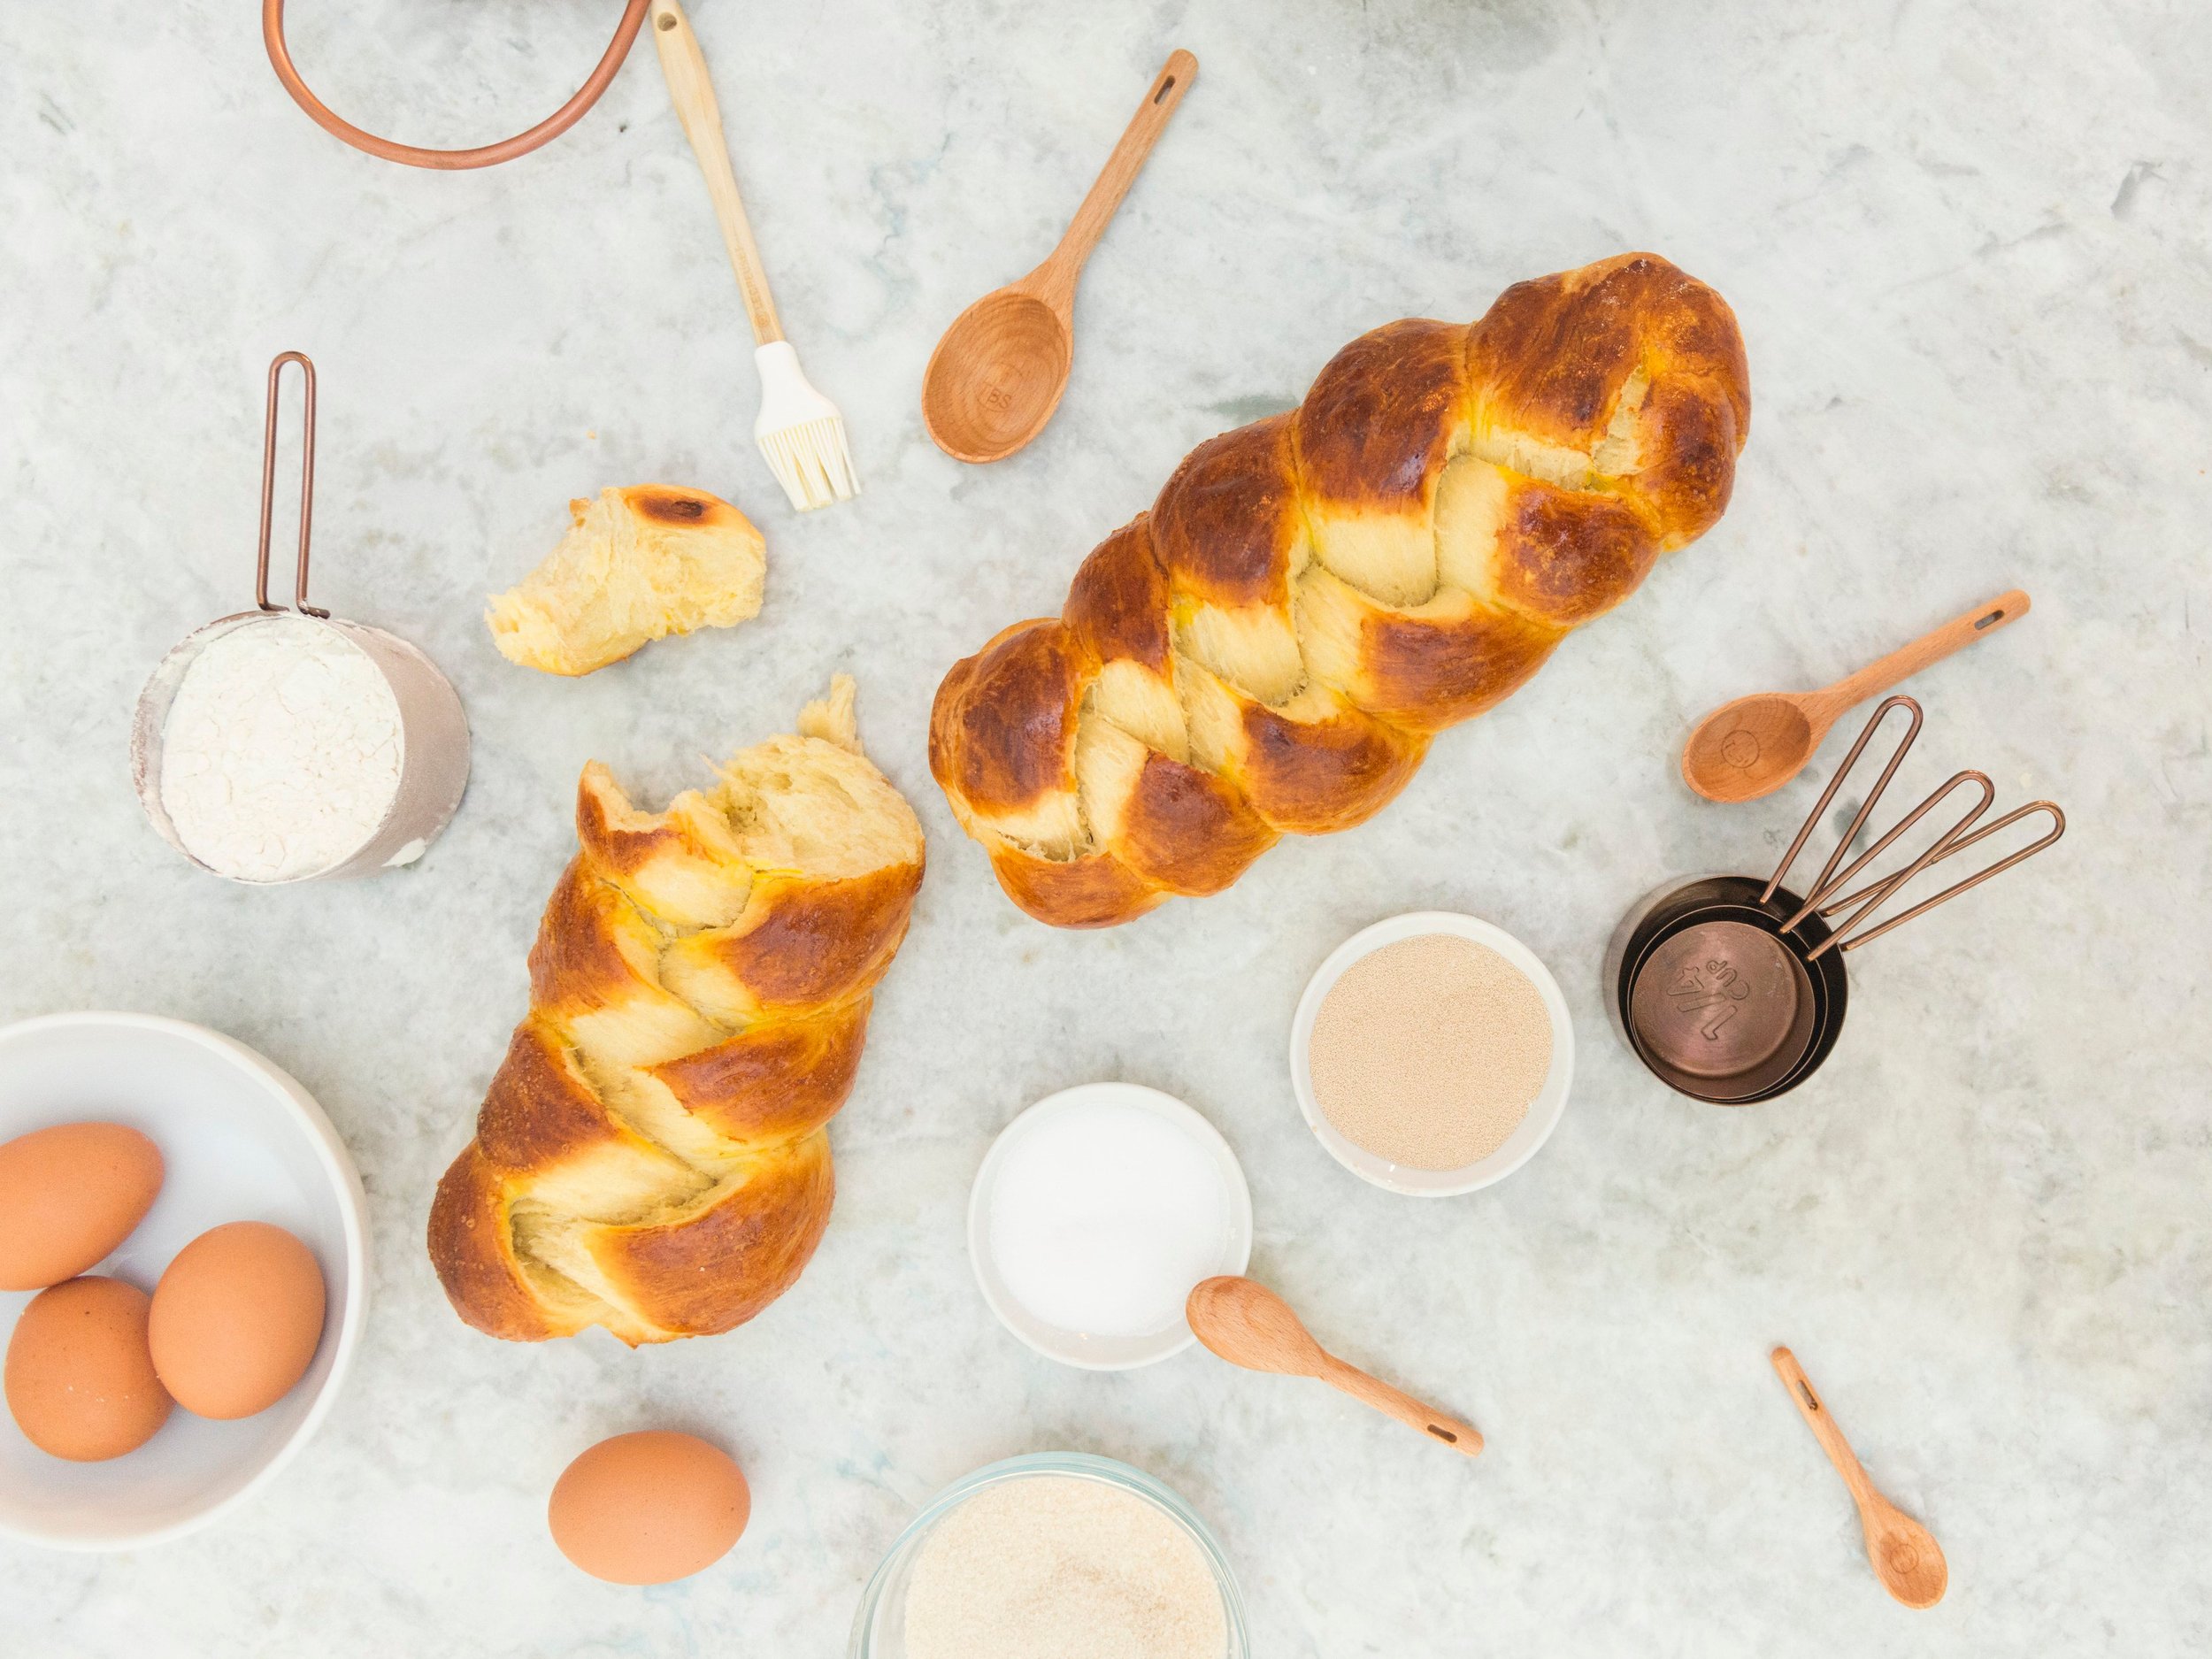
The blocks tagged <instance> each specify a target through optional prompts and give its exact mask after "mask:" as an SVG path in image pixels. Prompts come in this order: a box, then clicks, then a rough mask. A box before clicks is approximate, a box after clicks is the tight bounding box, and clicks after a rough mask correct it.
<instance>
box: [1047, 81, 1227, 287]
mask: <svg viewBox="0 0 2212 1659" xmlns="http://www.w3.org/2000/svg"><path fill="white" fill-rule="evenodd" d="M1197 78H1198V59H1196V58H1194V57H1192V56H1191V55H1190V54H1189V53H1188V52H1187V51H1183V50H1176V51H1174V52H1171V53H1170V54H1169V56H1168V60H1167V62H1166V64H1165V65H1163V66H1162V68H1161V70H1160V73H1158V74H1157V75H1156V76H1155V77H1153V81H1152V84H1151V85H1150V86H1149V87H1148V88H1145V94H1144V102H1143V103H1142V104H1139V105H1138V106H1137V112H1136V114H1134V115H1133V116H1132V117H1131V118H1130V119H1129V125H1128V127H1126V128H1125V129H1124V130H1123V132H1122V134H1121V142H1119V143H1118V144H1116V145H1115V146H1114V153H1113V154H1112V155H1110V156H1109V157H1106V165H1105V166H1104V168H1103V169H1102V170H1101V171H1100V173H1099V175H1098V179H1097V181H1096V182H1095V183H1094V184H1093V185H1092V186H1091V190H1090V194H1089V195H1088V196H1085V197H1084V198H1083V205H1082V206H1080V207H1079V208H1077V209H1076V210H1075V218H1074V219H1072V220H1071V221H1070V222H1069V225H1068V234H1066V235H1064V236H1063V237H1061V238H1060V245H1059V246H1058V247H1057V248H1055V249H1054V250H1052V252H1051V254H1050V256H1049V257H1047V259H1046V260H1045V262H1044V264H1042V265H1039V266H1038V267H1037V269H1036V270H1035V272H1034V273H1032V275H1031V278H1030V280H1031V281H1033V282H1034V283H1035V284H1036V285H1037V287H1038V288H1039V290H1040V291H1041V296H1042V297H1043V298H1044V299H1045V300H1046V303H1048V304H1050V305H1051V306H1052V307H1053V308H1054V309H1055V310H1056V311H1067V310H1068V309H1069V308H1070V307H1071V305H1073V303H1075V281H1076V279H1077V278H1078V277H1079V276H1081V275H1082V274H1083V262H1084V261H1085V260H1086V259H1088V258H1089V257H1091V250H1092V249H1093V248H1095V247H1096V246H1097V245H1098V239H1099V238H1100V237H1101V236H1102V235H1104V234H1105V233H1106V227H1107V226H1108V225H1109V224H1110V223H1111V222H1112V220H1113V217H1114V212H1115V210H1116V209H1118V208H1119V207H1120V206H1121V199H1122V197H1124V196H1127V195H1128V194H1129V187H1130V186H1131V185H1133V184H1134V183H1135V182H1136V181H1137V173H1138V172H1139V170H1140V169H1141V168H1142V167H1143V165H1144V158H1145V157H1147V156H1149V155H1150V154H1151V153H1152V146H1153V145H1155V144H1156V143H1158V142H1160V134H1162V133H1164V132H1165V131H1166V130H1167V121H1168V117H1170V116H1171V115H1172V114H1174V113H1175V106H1176V105H1177V104H1180V103H1181V102H1182V101H1183V95H1184V94H1185V93H1186V92H1188V91H1189V90H1190V83H1191V82H1192V81H1195V80H1196V79H1197Z"/></svg>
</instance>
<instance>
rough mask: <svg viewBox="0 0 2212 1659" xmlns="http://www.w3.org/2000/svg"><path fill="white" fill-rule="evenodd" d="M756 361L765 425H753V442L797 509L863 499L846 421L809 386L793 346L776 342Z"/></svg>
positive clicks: (755, 356)
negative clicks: (854, 468) (849, 443)
mask: <svg viewBox="0 0 2212 1659" xmlns="http://www.w3.org/2000/svg"><path fill="white" fill-rule="evenodd" d="M753 360H754V361H755V362H756V363H757V364H759V365H760V419H757V420H756V421H755V422H753V436H754V437H755V438H756V439H757V440H758V442H759V443H760V452H761V454H762V455H764V456H765V457H767V458H768V470H769V471H770V472H773V473H774V474H775V475H776V482H778V483H779V484H780V485H782V486H783V493H784V494H785V495H788V496H789V497H790V498H791V504H792V506H793V507H794V508H795V509H796V510H797V511H800V512H811V511H814V509H816V508H817V507H826V506H828V505H829V504H830V503H832V502H833V501H850V500H851V499H852V498H853V497H854V496H855V495H858V494H860V480H859V477H858V476H857V475H856V473H855V472H853V456H852V451H851V449H848V448H847V447H846V444H845V418H844V416H842V415H841V414H839V413H838V412H837V405H836V404H835V403H831V402H830V400H829V399H828V398H826V397H825V396H822V395H821V393H819V392H818V391H816V390H815V389H814V388H813V387H812V386H811V385H810V384H809V383H808V381H807V378H806V375H805V373H803V371H802V370H801V369H800V367H799V354H798V353H797V352H796V351H794V350H793V349H791V342H789V341H788V340H772V341H770V342H768V343H767V344H766V345H764V346H762V347H760V348H758V349H757V350H755V351H754V353H753Z"/></svg>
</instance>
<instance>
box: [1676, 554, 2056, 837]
mask: <svg viewBox="0 0 2212 1659" xmlns="http://www.w3.org/2000/svg"><path fill="white" fill-rule="evenodd" d="M2027 613H2028V596H2027V595H2025V594H2024V593H2022V592H2021V591H2020V590H2019V589H2018V588H2014V589H2013V590H2012V591H2011V592H2010V593H2006V594H1999V595H1997V596H1996V597H1995V598H1994V599H1993V600H1991V601H1990V602H1989V603H1987V604H1985V605H1977V606H1975V607H1974V609H1973V610H1971V611H1968V612H1967V613H1966V614H1965V615H1964V616H1962V617H1956V618H1953V619H1952V620H1951V621H1948V622H1947V623H1945V624H1944V625H1943V626H1941V627H1939V628H1938V629H1937V630H1936V631H1935V632H1934V633H1932V634H1924V635H1923V636H1922V637H1921V638H1919V639H1916V640H1915V641H1913V642H1912V643H1911V644H1910V645H1906V646H1901V647H1900V648H1899V649H1896V650H1893V651H1892V652H1891V653H1890V654H1889V655H1888V656H1887V657H1883V658H1882V659H1881V660H1880V661H1879V662H1877V663H1870V664H1868V665H1867V666H1866V667H1864V668H1862V669H1861V670H1859V672H1857V673H1855V674H1853V675H1852V676H1851V677H1850V678H1849V679H1847V680H1838V681H1836V683H1835V684H1834V685H1832V686H1829V687H1825V688H1824V689H1823V690H1820V691H1763V692H1759V693H1757V694H1756V695H1753V696H1748V697H1739V698H1737V699H1736V700H1735V701H1734V702H1733V703H1722V704H1721V705H1720V707H1719V708H1717V709H1716V710H1713V711H1712V712H1711V713H1710V714H1709V715H1707V716H1706V717H1705V718H1703V719H1702V720H1700V721H1699V722H1698V723H1697V729H1696V730H1695V731H1694V732H1692V733H1690V741H1688V742H1687V743H1686V744H1684V745H1683V746H1682V778H1683V781H1684V782H1686V783H1687V784H1688V785H1689V786H1690V787H1691V788H1693V789H1694V790H1696V791H1697V792H1698V794H1700V795H1703V796H1704V797H1705V798H1706V799H1707V800H1708V801H1755V800H1757V799H1758V798H1759V797H1760V796H1761V795H1772V794H1773V793H1774V792H1775V791H1776V790H1777V789H1779V788H1780V787H1782V786H1783V785H1784V784H1786V783H1787V782H1788V781H1789V780H1791V779H1793V778H1794V777H1796V776H1797V774H1798V773H1799V772H1801V771H1803V770H1804V767H1805V763H1806V762H1807V761H1809V760H1810V759H1811V758H1812V757H1813V751H1814V750H1815V749H1818V748H1819V747H1820V740H1821V739H1822V738H1824V737H1825V736H1827V735H1828V728H1829V727H1830V726H1833V725H1834V724H1835V723H1836V721H1837V718H1839V716H1841V715H1844V714H1846V713H1847V712H1849V711H1850V710H1852V709H1855V708H1856V707H1857V706H1858V705H1859V704H1860V703H1864V702H1865V701H1866V700H1867V699H1868V698H1869V697H1872V696H1876V695H1879V694H1880V693H1882V692H1885V691H1887V690H1888V689H1889V688H1890V687H1892V686H1894V685H1896V684H1897V683H1898V682H1899V681H1900V680H1906V679H1909V678H1910V677H1911V676H1912V675H1914V674H1916V673H1918V672H1920V671H1921V670H1922V669H1924V668H1925V667H1927V666H1928V665H1929V664H1931V663H1939V662H1941V661H1942V660H1943V659H1944V658H1945V657H1948V656H1950V655H1951V653H1952V652H1954V651H1956V650H1960V649H1963V648H1965V647H1966V646H1969V645H1971V644H1972V643H1973V642H1974V641H1976V640H1978V639H1982V638H1984V637H1985V636H1986V635H1988V634H1994V633H1995V632H1996V631H1997V630H1998V629H1999V628H2001V627H2003V626H2005V624H2006V623H2008V622H2011V621H2013V620H2015V619H2016V618H2020V617H2024V616H2025V615H2027Z"/></svg>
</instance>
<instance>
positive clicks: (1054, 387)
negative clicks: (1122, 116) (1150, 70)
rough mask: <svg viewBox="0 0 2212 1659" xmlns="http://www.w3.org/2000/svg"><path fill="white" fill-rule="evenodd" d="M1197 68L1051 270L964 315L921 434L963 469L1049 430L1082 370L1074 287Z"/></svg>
mask: <svg viewBox="0 0 2212 1659" xmlns="http://www.w3.org/2000/svg"><path fill="white" fill-rule="evenodd" d="M1197 75H1198V59H1196V58H1194V57H1192V56H1191V55H1190V54H1189V53H1188V52H1186V51H1178V52H1175V53H1173V54H1172V55H1171V56H1170V57H1169V58H1168V60H1167V64H1166V66H1165V67H1164V68H1163V69H1162V70H1161V71H1160V73H1159V74H1158V75H1157V76H1156V78H1155V79H1154V81H1153V82H1152V85H1151V87H1150V88H1148V89H1147V91H1146V93H1145V95H1144V102H1143V103H1142V104H1140V105H1138V107H1137V112H1136V114H1135V116H1134V117H1133V118H1132V119H1131V120H1130V122H1129V126H1128V128H1127V129H1126V130H1125V132H1124V133H1123V134H1122V135H1121V142H1119V143H1118V144H1116V145H1115V146H1114V153H1113V154H1112V155H1110V156H1109V157H1107V158H1106V166H1105V169H1104V171H1102V173H1100V174H1099V175H1098V181H1097V182H1096V183H1095V184H1094V185H1092V186H1091V190H1090V194H1089V195H1088V196H1085V197H1084V198H1083V205H1082V206H1081V207H1079V208H1078V209H1076V211H1075V219H1074V220H1073V222H1072V223H1071V224H1070V225H1069V226H1068V233H1067V234H1066V235H1064V236H1063V237H1061V238H1060V245H1059V246H1058V247H1057V248H1055V249H1054V250H1052V252H1051V253H1050V254H1049V255H1048V256H1047V257H1046V259H1045V262H1044V263H1043V264H1042V265H1039V266H1038V267H1037V268H1036V269H1035V270H1034V271H1032V272H1031V273H1029V274H1028V275H1027V276H1025V277H1023V278H1022V279H1021V280H1019V281H1017V282H1010V283H1008V284H1007V285H1006V286H1005V287H1004V288H995V289H993V290H992V291H991V292H990V293H988V294H986V295H985V296H983V297H982V298H981V299H979V300H978V301H976V303H974V304H972V305H971V306H969V307H968V309H967V310H966V311H962V312H961V313H960V315H959V316H957V317H956V318H954V319H953V320H952V326H951V327H949V328H948V329H946V330H945V334H944V338H943V339H941V340H940V341H939V342H937V349H936V350H934V351H933V352H931V353H930V354H929V367H928V368H927V369H926V370H925V371H924V372H923V374H922V424H923V425H924V426H927V427H928V428H929V435H930V436H931V437H932V438H933V439H934V440H936V443H937V447H938V448H939V449H942V450H943V451H944V452H945V453H946V454H947V455H949V456H951V457H953V458H954V459H955V460H957V461H998V460H1003V459H1004V458H1005V457H1007V456H1010V455H1011V454H1013V453H1014V451H1015V450H1017V449H1020V448H1021V447H1022V445H1024V444H1025V443H1027V442H1029V441H1030V440H1031V439H1032V438H1033V437H1035V436H1036V435H1037V434H1039V433H1040V432H1042V431H1043V430H1044V426H1045V422H1047V421H1048V420H1049V419H1052V411H1054V410H1056V409H1057V408H1059V406H1060V394H1061V393H1063V392H1064V391H1065V390H1067V386H1068V369H1069V366H1070V365H1071V364H1072V363H1073V362H1074V360H1075V285H1076V283H1077V281H1078V280H1080V278H1081V277H1082V275H1083V262H1084V261H1085V260H1087V259H1088V258H1089V257H1091V250H1092V249H1093V248H1094V247H1095V246H1096V245H1097V243H1098V239H1099V237H1100V236H1101V235H1102V234H1105V230H1106V226H1107V224H1108V222H1109V221H1110V220H1111V219H1112V218H1113V217H1114V211H1115V209H1117V208H1118V207H1119V206H1120V205H1121V199H1122V197H1124V196H1127V195H1128V194H1129V187H1130V186H1131V185H1132V184H1133V183H1134V182H1135V181H1136V177H1137V170H1138V169H1139V168H1141V167H1142V166H1143V165H1144V158H1145V157H1147V156H1148V155H1150V154H1151V153H1152V146H1153V145H1154V144H1156V143H1157V142H1159V138H1160V134H1162V133H1163V132H1164V131H1165V130H1166V129H1167V119H1168V117H1169V116H1171V115H1172V114H1174V113H1175V106H1176V105H1177V104H1180V103H1181V102H1182V101H1183V95H1184V94H1185V93H1186V92H1187V91H1189V90H1190V83H1191V82H1192V81H1194V80H1195V79H1196V78H1197Z"/></svg>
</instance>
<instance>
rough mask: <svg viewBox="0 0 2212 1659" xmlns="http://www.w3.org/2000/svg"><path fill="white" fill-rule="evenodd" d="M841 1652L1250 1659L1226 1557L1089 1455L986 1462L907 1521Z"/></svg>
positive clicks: (1189, 1516)
mask: <svg viewBox="0 0 2212 1659" xmlns="http://www.w3.org/2000/svg"><path fill="white" fill-rule="evenodd" d="M846 1652H847V1655H848V1659H1035V1655H1039V1654H1064V1653H1067V1654H1071V1653H1113V1654H1118V1655H1128V1656H1129V1659H1249V1655H1250V1653H1251V1647H1250V1642H1249V1639H1248V1636H1247V1634H1246V1632H1245V1624H1244V1598H1243V1596H1242V1595H1241V1594H1240V1593H1239V1591H1238V1589H1237V1582H1236V1578H1235V1575H1234V1574H1233V1573H1232V1572H1231V1571H1230V1570H1229V1560H1228V1556H1227V1555H1225V1554H1224V1553H1223V1550H1222V1548H1221V1544H1220V1542H1219V1540H1217V1539H1216V1538H1215V1537H1214V1535H1213V1533H1212V1532H1211V1531H1210V1529H1209V1528H1208V1527H1207V1525H1206V1523H1205V1522H1204V1521H1203V1520H1202V1519H1200V1518H1199V1517H1198V1514H1197V1512H1196V1511H1195V1510H1194V1509H1192V1508H1191V1507H1190V1505H1188V1504H1187V1503H1186V1502H1183V1500H1182V1499H1181V1498H1180V1497H1179V1496H1177V1495H1176V1494H1175V1493H1173V1492H1172V1491H1171V1490H1170V1489H1169V1488H1168V1487H1166V1486H1163V1485H1162V1484H1161V1483H1160V1482H1159V1481H1157V1480H1155V1479H1153V1478H1152V1477H1151V1476H1150V1475H1148V1474H1146V1473H1145V1472H1144V1471H1142V1470H1141V1469H1133V1468H1132V1467H1130V1466H1129V1465H1128V1464H1127V1463H1117V1462H1115V1461H1114V1460H1113V1459H1112V1458H1110V1457H1095V1456H1092V1455H1089V1454H1087V1453H1083V1452H1041V1453H1035V1454H1033V1455H1029V1456H1026V1457H1010V1458H1008V1459H1006V1460H1005V1461H1004V1462H1002V1463H990V1464H987V1465H986V1466H985V1467H983V1468H981V1469H979V1470H977V1471H974V1472H973V1473H972V1474H970V1475H967V1476H964V1477H963V1478H962V1479H959V1480H956V1481H955V1482H954V1483H953V1484H952V1485H951V1486H948V1487H946V1488H945V1490H944V1491H943V1492H941V1493H940V1494H938V1495H937V1496H936V1497H935V1498H933V1499H932V1500H931V1501H930V1502H929V1503H928V1504H927V1505H926V1506H925V1507H924V1509H922V1511H921V1513H920V1514H918V1515H917V1516H916V1517H914V1518H913V1520H912V1521H910V1523H908V1525H907V1528H906V1530H905V1531H904V1532H902V1533H900V1534H899V1537H898V1540H897V1541H896V1542H895V1543H894V1544H893V1545H892V1546H891V1548H890V1551H889V1553H887V1555H885V1556H884V1558H883V1563H882V1565H880V1566H879V1567H878V1568H877V1569H876V1571H875V1575H874V1577H872V1578H870V1579H869V1580H868V1587H867V1588H866V1589H865V1590H864V1591H863V1592H862V1594H861V1597H860V1608H859V1611H858V1612H857V1614H856V1616H855V1617H854V1619H853V1632H852V1641H851V1644H850V1645H849V1647H848V1648H847V1650H846Z"/></svg>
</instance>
